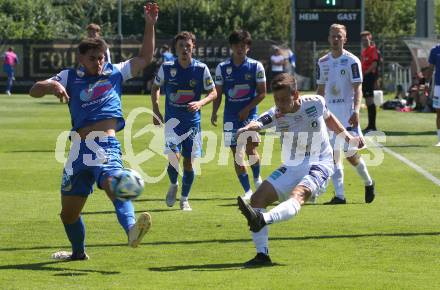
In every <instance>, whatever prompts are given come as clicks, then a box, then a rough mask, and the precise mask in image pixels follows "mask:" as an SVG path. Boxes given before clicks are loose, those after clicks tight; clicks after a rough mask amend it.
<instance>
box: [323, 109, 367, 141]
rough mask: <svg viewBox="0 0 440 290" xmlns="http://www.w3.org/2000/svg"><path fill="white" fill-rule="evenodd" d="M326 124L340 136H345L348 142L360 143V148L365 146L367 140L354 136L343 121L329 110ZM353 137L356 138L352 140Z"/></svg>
mask: <svg viewBox="0 0 440 290" xmlns="http://www.w3.org/2000/svg"><path fill="white" fill-rule="evenodd" d="M325 124H326V125H327V127H328V128H329V129H330V130H332V131H333V132H335V134H336V136H338V138H344V140H345V141H346V142H347V143H350V144H351V143H352V142H356V143H357V144H358V148H363V147H364V146H365V140H364V139H363V138H362V137H353V136H352V135H351V134H350V133H348V131H347V130H346V129H345V128H344V126H342V124H341V122H340V121H339V120H338V119H337V118H336V117H335V115H333V114H332V113H330V112H329V115H328V117H327V119H325ZM353 139H356V140H354V141H352V140H353Z"/></svg>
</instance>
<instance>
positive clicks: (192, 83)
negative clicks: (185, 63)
mask: <svg viewBox="0 0 440 290" xmlns="http://www.w3.org/2000/svg"><path fill="white" fill-rule="evenodd" d="M196 85H197V81H196V80H195V79H192V80H190V81H189V86H190V87H191V88H195V87H196Z"/></svg>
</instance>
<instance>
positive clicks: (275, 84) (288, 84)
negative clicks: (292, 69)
mask: <svg viewBox="0 0 440 290" xmlns="http://www.w3.org/2000/svg"><path fill="white" fill-rule="evenodd" d="M270 85H271V87H272V91H279V90H282V89H285V88H289V89H290V90H291V91H296V90H297V87H296V79H295V78H294V77H293V76H292V75H291V74H288V73H282V74H279V75H277V76H275V77H274V78H273V79H272V82H271V84H270Z"/></svg>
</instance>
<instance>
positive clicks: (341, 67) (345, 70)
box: [316, 50, 362, 127]
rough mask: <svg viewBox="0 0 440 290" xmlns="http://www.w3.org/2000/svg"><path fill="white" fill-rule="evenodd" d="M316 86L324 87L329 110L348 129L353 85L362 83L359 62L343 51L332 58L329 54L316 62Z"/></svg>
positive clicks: (352, 99)
mask: <svg viewBox="0 0 440 290" xmlns="http://www.w3.org/2000/svg"><path fill="white" fill-rule="evenodd" d="M316 69H317V78H316V83H317V84H318V85H325V100H326V102H327V105H328V108H329V110H330V111H331V112H332V113H333V114H334V115H335V116H336V117H337V118H338V119H339V120H340V121H341V123H342V124H343V125H344V127H348V126H349V125H348V120H349V119H350V117H351V115H352V113H353V109H354V89H353V84H355V83H362V70H361V62H360V61H359V58H357V57H356V56H355V55H353V54H352V53H350V52H348V51H346V50H343V53H342V55H341V56H340V57H338V58H334V57H333V56H332V55H331V52H329V53H328V54H326V55H324V56H323V57H321V58H320V59H319V60H318V65H317V68H316Z"/></svg>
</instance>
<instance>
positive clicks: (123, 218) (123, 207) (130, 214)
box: [113, 199, 136, 233]
mask: <svg viewBox="0 0 440 290" xmlns="http://www.w3.org/2000/svg"><path fill="white" fill-rule="evenodd" d="M113 205H114V206H115V211H116V216H117V217H118V221H119V223H120V224H121V226H122V227H123V228H124V230H125V232H126V233H128V230H130V228H131V227H132V226H133V225H134V224H135V223H136V218H135V215H134V207H133V203H132V202H131V201H129V200H128V201H122V200H119V199H115V200H114V201H113Z"/></svg>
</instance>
